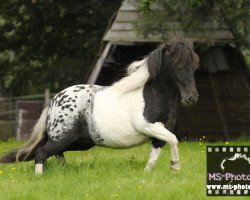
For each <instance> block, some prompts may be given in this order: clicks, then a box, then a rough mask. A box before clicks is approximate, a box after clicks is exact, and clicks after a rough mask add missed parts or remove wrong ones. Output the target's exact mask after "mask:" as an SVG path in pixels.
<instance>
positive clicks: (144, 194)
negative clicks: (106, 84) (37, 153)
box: [0, 140, 249, 200]
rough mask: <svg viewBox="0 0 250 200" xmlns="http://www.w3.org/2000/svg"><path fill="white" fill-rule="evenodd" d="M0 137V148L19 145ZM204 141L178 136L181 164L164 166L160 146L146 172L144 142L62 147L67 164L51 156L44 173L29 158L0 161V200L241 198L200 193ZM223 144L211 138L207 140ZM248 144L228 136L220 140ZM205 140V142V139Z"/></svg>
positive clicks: (166, 154)
mask: <svg viewBox="0 0 250 200" xmlns="http://www.w3.org/2000/svg"><path fill="white" fill-rule="evenodd" d="M20 144H21V143H20V142H17V141H15V140H10V141H8V142H0V153H1V152H4V151H6V149H10V148H13V147H16V146H18V145H20ZM208 144H209V143H206V142H181V143H180V144H179V152H180V157H181V164H182V170H181V171H180V172H174V171H171V170H170V168H169V161H170V151H169V148H168V146H166V147H165V148H164V150H163V152H162V154H161V157H160V159H159V161H158V163H157V165H156V167H155V169H154V170H153V171H152V172H147V173H146V172H144V171H143V168H144V166H145V164H146V162H147V159H148V156H149V151H150V145H149V144H146V145H144V146H141V147H136V148H132V149H127V150H114V149H107V148H100V147H96V148H93V149H92V150H89V151H85V152H67V153H66V160H67V164H66V165H62V164H59V163H58V162H57V160H56V159H55V158H54V157H52V158H50V159H49V160H48V161H47V162H46V167H45V170H46V171H45V174H44V175H42V176H35V175H34V162H27V163H18V164H0V200H8V199H18V200H22V199H23V200H30V199H36V200H40V199H41V200H44V199H46V200H48V199H56V200H57V199H58V200H75V199H102V200H103V199H143V200H146V199H154V200H157V199H171V200H172V199H181V200H183V199H185V200H188V199H195V200H196V199H230V200H231V199H244V198H242V197H240V198H239V197H234V198H233V197H223V198H222V197H221V198H220V197H217V198H213V197H206V185H205V184H206V174H205V172H206V145H208ZM216 144H220V145H225V143H213V144H212V145H216ZM237 144H240V145H249V142H241V141H238V142H230V143H229V144H228V143H227V144H226V145H237ZM209 145H211V144H209Z"/></svg>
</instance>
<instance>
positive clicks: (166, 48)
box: [164, 43, 171, 53]
mask: <svg viewBox="0 0 250 200" xmlns="http://www.w3.org/2000/svg"><path fill="white" fill-rule="evenodd" d="M164 46H165V52H166V53H168V52H170V48H171V45H170V44H169V43H165V44H164Z"/></svg>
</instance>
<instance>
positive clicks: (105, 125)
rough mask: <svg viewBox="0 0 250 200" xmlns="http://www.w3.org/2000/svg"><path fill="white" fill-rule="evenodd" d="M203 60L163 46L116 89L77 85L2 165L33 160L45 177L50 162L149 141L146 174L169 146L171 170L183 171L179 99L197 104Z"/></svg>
mask: <svg viewBox="0 0 250 200" xmlns="http://www.w3.org/2000/svg"><path fill="white" fill-rule="evenodd" d="M198 62H199V58H198V56H197V54H196V53H195V52H194V51H193V49H192V47H191V46H190V45H189V44H188V43H186V42H175V43H170V44H163V45H161V46H160V47H159V48H157V49H156V50H154V51H153V52H151V53H150V55H149V56H147V57H145V58H144V59H143V60H141V61H137V62H133V63H132V64H130V65H129V67H128V75H127V76H126V77H124V78H122V79H121V80H119V81H117V82H115V83H114V84H113V85H112V86H109V87H103V86H97V85H74V86H72V87H69V88H66V89H65V90H63V91H61V92H60V93H58V94H57V95H56V96H55V97H54V98H53V99H52V100H51V101H50V103H49V105H48V106H47V107H45V108H44V110H43V112H42V114H41V117H40V119H39V120H38V122H37V123H36V125H35V127H34V129H33V133H32V135H31V138H30V140H29V141H28V142H27V144H26V145H24V147H22V148H20V149H17V150H13V151H11V152H9V153H7V154H5V155H4V156H3V157H2V158H1V159H0V162H2V163H11V162H15V161H29V160H32V159H35V173H36V174H42V173H43V165H44V162H45V161H46V159H47V158H49V157H50V156H53V155H55V156H56V157H57V158H58V159H64V155H63V152H65V151H71V150H73V151H74V150H87V149H90V148H92V147H94V146H96V145H97V146H104V147H110V148H130V147H133V146H137V145H141V144H144V143H145V142H147V141H148V140H151V142H152V149H151V153H150V158H149V161H148V163H147V165H146V167H145V170H147V171H148V170H151V169H152V168H153V166H154V165H155V163H156V161H157V159H158V157H159V155H160V152H161V150H162V147H163V146H164V145H165V144H166V142H167V143H168V144H169V145H170V149H171V168H172V169H174V170H180V168H181V167H180V159H179V155H178V148H177V143H178V140H177V138H176V136H175V135H174V134H173V133H172V131H173V128H174V126H175V123H176V103H177V99H178V96H179V97H180V99H181V102H182V104H183V105H184V106H189V105H192V104H195V103H196V102H197V100H198V92H197V90H196V85H195V79H194V72H195V70H196V68H197V66H198Z"/></svg>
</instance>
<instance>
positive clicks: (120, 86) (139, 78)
mask: <svg viewBox="0 0 250 200" xmlns="http://www.w3.org/2000/svg"><path fill="white" fill-rule="evenodd" d="M146 60H147V58H144V59H142V60H140V61H135V62H132V63H131V64H130V65H129V66H128V67H127V76H125V77H123V78H122V79H121V80H119V81H117V82H115V83H113V85H112V88H113V89H115V90H117V91H119V92H120V93H125V92H128V91H133V90H136V89H137V88H139V87H141V86H143V85H144V84H145V83H146V82H147V80H148V78H149V73H148V68H147V62H146Z"/></svg>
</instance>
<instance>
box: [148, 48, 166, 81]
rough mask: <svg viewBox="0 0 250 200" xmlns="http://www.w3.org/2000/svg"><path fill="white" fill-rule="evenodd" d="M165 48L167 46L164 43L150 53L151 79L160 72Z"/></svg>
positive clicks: (149, 69) (149, 67) (149, 70)
mask: <svg viewBox="0 0 250 200" xmlns="http://www.w3.org/2000/svg"><path fill="white" fill-rule="evenodd" d="M165 50H166V46H165V44H164V45H161V46H160V47H159V48H157V49H155V50H154V51H153V52H151V53H150V54H149V56H148V59H147V65H148V72H149V79H151V80H152V79H154V78H155V77H156V76H157V74H158V72H160V69H161V65H162V55H163V53H164V52H165Z"/></svg>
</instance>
